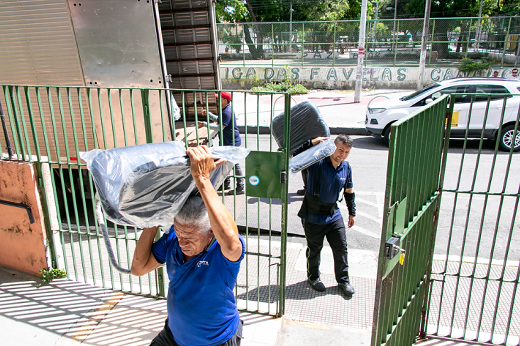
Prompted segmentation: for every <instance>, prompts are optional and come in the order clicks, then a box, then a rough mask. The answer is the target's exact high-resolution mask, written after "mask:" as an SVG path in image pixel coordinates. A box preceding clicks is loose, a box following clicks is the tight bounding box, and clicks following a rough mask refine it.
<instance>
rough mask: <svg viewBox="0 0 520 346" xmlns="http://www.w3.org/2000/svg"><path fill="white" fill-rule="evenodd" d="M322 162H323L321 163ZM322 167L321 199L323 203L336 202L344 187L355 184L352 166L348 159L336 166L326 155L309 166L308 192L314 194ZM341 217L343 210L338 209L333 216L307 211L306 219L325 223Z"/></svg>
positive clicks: (310, 221) (318, 223)
mask: <svg viewBox="0 0 520 346" xmlns="http://www.w3.org/2000/svg"><path fill="white" fill-rule="evenodd" d="M320 163H321V164H320ZM319 169H321V170H322V171H321V178H320V179H321V181H320V197H319V199H320V201H322V202H323V203H335V202H336V201H337V200H338V199H339V197H340V196H341V194H342V193H343V191H344V189H350V188H352V187H353V186H354V184H353V183H352V168H351V167H350V164H349V163H348V162H347V161H342V162H341V163H340V164H339V166H338V168H334V166H333V165H332V162H331V160H330V157H326V158H324V159H323V160H321V161H318V162H316V163H315V164H313V165H312V166H310V167H308V168H307V170H308V172H309V177H308V178H307V179H308V180H307V193H309V194H311V195H313V194H314V189H315V187H316V180H317V179H318V170H319ZM340 218H341V211H340V210H339V209H338V210H336V211H335V212H334V214H333V215H332V216H330V215H316V214H312V213H307V217H306V218H305V221H306V222H308V223H312V224H316V225H324V224H328V223H331V222H334V221H337V220H339V219H340Z"/></svg>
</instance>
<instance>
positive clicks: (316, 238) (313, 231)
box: [304, 218, 350, 283]
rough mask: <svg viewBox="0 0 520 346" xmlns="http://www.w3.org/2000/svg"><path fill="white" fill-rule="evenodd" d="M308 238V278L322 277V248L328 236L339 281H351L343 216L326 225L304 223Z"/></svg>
mask: <svg viewBox="0 0 520 346" xmlns="http://www.w3.org/2000/svg"><path fill="white" fill-rule="evenodd" d="M304 231H305V238H307V251H306V254H307V278H308V279H310V280H311V281H314V280H316V279H317V278H319V277H320V269H319V268H320V260H321V256H320V254H321V249H322V248H323V239H324V238H325V237H326V238H327V241H328V242H329V245H330V247H331V249H332V254H333V256H334V273H335V275H336V281H337V282H338V283H346V282H350V281H349V277H348V258H347V257H348V256H347V255H348V254H347V237H346V234H345V224H344V223H343V218H341V219H339V220H337V221H334V222H332V223H329V224H326V225H316V224H312V223H308V222H305V223H304Z"/></svg>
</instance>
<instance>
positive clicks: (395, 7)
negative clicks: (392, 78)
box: [392, 0, 397, 66]
mask: <svg viewBox="0 0 520 346" xmlns="http://www.w3.org/2000/svg"><path fill="white" fill-rule="evenodd" d="M396 20H397V0H395V4H394V30H393V31H392V35H394V50H397V33H396V32H395V24H396V23H395V22H396ZM394 66H395V60H394Z"/></svg>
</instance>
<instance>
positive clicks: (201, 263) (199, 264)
mask: <svg viewBox="0 0 520 346" xmlns="http://www.w3.org/2000/svg"><path fill="white" fill-rule="evenodd" d="M201 266H209V263H208V261H199V263H197V268H200V267H201Z"/></svg>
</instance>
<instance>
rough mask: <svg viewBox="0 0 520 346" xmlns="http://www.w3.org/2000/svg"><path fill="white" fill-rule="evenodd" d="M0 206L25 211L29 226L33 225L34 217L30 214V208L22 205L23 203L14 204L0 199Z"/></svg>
mask: <svg viewBox="0 0 520 346" xmlns="http://www.w3.org/2000/svg"><path fill="white" fill-rule="evenodd" d="M0 204H3V205H8V206H10V207H16V208H22V209H25V210H26V211H27V215H28V216H29V221H31V224H33V223H34V215H33V213H32V210H31V207H29V206H28V205H26V204H23V203H15V202H11V201H6V200H3V199H0Z"/></svg>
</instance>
